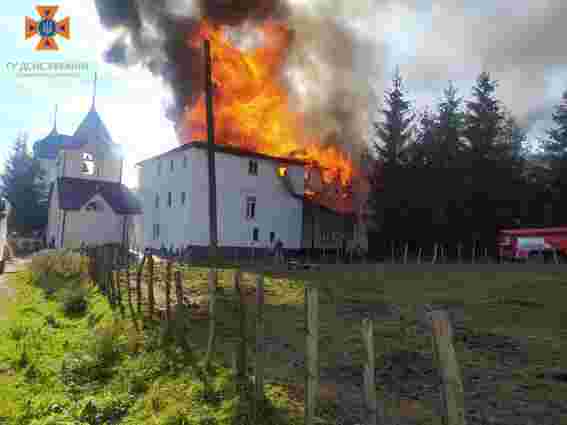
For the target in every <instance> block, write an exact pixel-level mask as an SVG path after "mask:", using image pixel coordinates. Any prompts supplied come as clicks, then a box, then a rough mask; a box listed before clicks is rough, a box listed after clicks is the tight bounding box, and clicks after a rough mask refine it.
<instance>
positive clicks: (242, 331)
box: [234, 269, 248, 400]
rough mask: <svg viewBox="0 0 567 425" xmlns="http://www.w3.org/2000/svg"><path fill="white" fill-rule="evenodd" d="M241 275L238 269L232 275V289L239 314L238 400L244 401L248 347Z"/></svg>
mask: <svg viewBox="0 0 567 425" xmlns="http://www.w3.org/2000/svg"><path fill="white" fill-rule="evenodd" d="M241 280H242V273H241V271H240V270H239V269H237V270H236V272H235V273H234V289H235V291H236V295H237V297H238V307H239V308H238V313H239V344H238V355H237V362H236V368H237V371H238V372H237V381H238V389H239V394H240V399H241V400H245V399H246V381H247V367H248V359H247V354H248V347H247V335H246V303H245V300H244V292H243V291H242V288H241V285H240V284H241Z"/></svg>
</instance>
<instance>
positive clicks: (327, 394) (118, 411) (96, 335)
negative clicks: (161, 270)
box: [0, 266, 567, 425]
mask: <svg viewBox="0 0 567 425" xmlns="http://www.w3.org/2000/svg"><path fill="white" fill-rule="evenodd" d="M495 270H497V269H492V270H489V269H483V268H482V267H481V266H478V267H474V266H469V268H468V269H465V268H461V269H460V270H459V269H457V270H455V269H449V268H448V267H421V268H419V269H418V268H415V267H413V268H412V267H405V268H404V267H402V266H326V267H324V268H323V269H321V270H320V271H318V272H287V271H280V272H275V271H270V270H267V269H265V270H261V271H260V270H252V269H247V270H244V288H245V293H246V294H247V296H246V299H247V311H248V319H249V320H248V325H249V328H248V335H249V336H250V340H249V351H250V356H249V359H250V360H251V361H252V360H253V355H252V353H253V338H254V319H253V317H254V316H253V315H254V312H255V305H254V299H255V296H254V287H255V285H254V283H255V278H256V276H257V273H258V272H262V273H263V274H264V276H265V287H266V308H265V318H266V326H265V327H266V335H267V336H268V341H269V348H270V349H269V353H268V356H267V373H266V375H267V378H268V379H267V382H268V396H269V399H270V400H271V402H272V404H273V405H274V406H275V410H274V411H275V412H277V413H274V415H273V416H269V417H266V418H265V419H266V421H265V422H264V423H265V424H268V423H270V424H271V423H273V424H280V423H281V424H284V423H289V424H296V423H297V424H299V423H302V421H301V414H302V410H301V409H302V405H303V403H302V384H303V381H304V374H303V369H302V360H303V357H304V351H305V323H304V305H303V297H304V288H305V285H306V284H309V285H316V286H317V287H319V288H320V291H319V292H320V321H321V324H320V360H321V362H320V365H321V371H322V378H321V384H322V394H321V397H322V399H324V403H322V409H321V416H323V417H325V418H328V419H329V420H327V421H326V422H323V423H329V424H331V423H335V422H334V421H333V420H331V419H330V418H331V417H332V416H333V415H334V414H336V413H337V410H338V409H337V406H336V405H335V403H334V402H335V401H336V400H337V398H338V399H339V401H341V403H343V404H344V403H346V405H347V406H349V408H350V407H351V406H353V408H352V409H351V410H352V411H354V410H356V409H354V407H356V402H357V400H355V399H356V396H357V394H358V395H360V389H359V388H357V384H359V383H360V380H361V378H360V373H361V370H362V360H363V359H362V355H363V351H362V340H361V332H360V322H361V320H362V318H363V317H365V315H366V313H367V312H369V311H372V312H373V313H374V316H373V317H374V324H375V347H376V356H377V362H376V366H377V369H378V378H379V379H378V381H377V386H378V394H379V397H380V399H381V400H383V403H384V407H385V410H386V416H387V418H395V419H396V420H398V419H399V422H398V423H406V422H407V423H421V424H440V423H441V421H440V419H439V418H438V409H439V400H438V386H437V380H436V377H435V373H434V369H435V366H436V365H434V364H433V360H432V355H431V339H430V335H429V332H428V329H427V326H426V325H425V324H424V321H423V320H422V317H423V306H424V305H425V304H430V305H432V306H433V307H439V308H445V309H447V310H448V311H449V312H450V314H451V317H452V319H453V323H454V324H455V338H454V339H455V348H456V352H457V357H458V360H459V363H460V366H461V369H462V375H463V381H464V386H465V392H466V406H467V410H468V412H467V419H468V423H487V421H484V422H483V421H482V418H480V417H479V418H478V419H477V415H480V414H481V413H482V414H486V415H488V416H492V417H493V418H496V419H495V421H493V422H492V423H510V424H515V425H520V424H524V423H526V424H527V423H530V422H527V421H528V419H533V420H534V421H535V422H534V423H538V424H544V423H552V424H554V425H558V424H559V425H561V424H567V421H566V419H565V418H567V409H566V408H567V405H566V403H565V401H566V400H567V383H565V382H560V381H553V380H549V379H544V378H542V377H541V376H540V375H541V374H542V373H543V371H544V370H547V369H550V368H554V367H563V368H567V366H566V364H565V363H566V359H565V355H564V354H563V352H562V344H565V343H566V342H567V331H566V329H567V326H566V325H567V308H566V307H565V306H564V300H565V299H566V296H567V273H565V272H560V271H557V272H551V271H549V272H545V271H539V272H530V271H528V270H527V269H525V268H523V269H514V268H510V269H507V270H506V271H502V269H501V271H495ZM514 270H516V271H514ZM550 270H551V269H550ZM182 271H183V276H184V282H185V286H186V287H187V288H189V289H190V292H191V297H192V299H193V300H195V301H196V302H199V304H200V307H199V309H194V311H193V318H192V320H191V322H190V324H189V329H188V331H187V336H188V338H189V341H190V343H191V344H192V345H193V347H194V348H195V349H196V356H197V357H198V358H200V356H201V355H202V351H203V350H199V348H201V347H205V345H206V339H207V336H208V320H207V317H206V314H203V313H204V311H205V310H206V303H207V273H208V269H206V268H204V267H193V268H184V269H183V270H182ZM233 274H234V269H232V268H228V267H227V268H223V269H221V270H220V272H219V287H220V293H219V299H218V305H217V311H218V315H219V316H218V319H219V323H218V338H217V347H216V348H217V350H216V352H217V360H218V361H219V363H218V366H217V375H216V378H215V384H214V385H215V393H216V394H217V395H220V396H222V397H221V398H222V399H223V400H222V401H217V402H213V401H211V400H210V399H207V400H208V401H207V400H205V399H204V398H203V387H202V384H201V383H200V382H199V379H198V377H197V375H196V373H195V368H194V367H193V365H192V364H191V362H188V361H187V359H186V358H185V357H184V356H183V355H181V354H180V353H179V352H176V351H175V350H173V349H170V348H168V347H167V346H166V345H163V344H162V343H160V337H159V330H158V329H154V330H155V332H154V331H145V332H140V331H137V330H136V328H135V327H134V322H133V321H132V320H130V318H129V317H128V316H127V317H126V318H125V319H124V318H123V317H122V316H121V315H120V314H119V313H118V312H117V311H114V312H113V311H111V309H110V308H109V307H108V305H107V303H106V300H105V299H104V298H103V297H102V296H101V295H100V294H98V293H97V292H96V291H95V290H93V289H89V294H88V300H89V307H88V310H87V312H85V313H84V314H83V315H78V316H72V317H70V316H69V315H66V314H64V312H62V307H61V306H62V303H64V295H61V296H57V294H54V295H53V297H48V298H46V296H45V294H46V292H45V289H46V288H45V285H43V286H44V288H43V289H40V288H39V287H38V284H37V282H36V283H35V284H32V280H31V278H32V276H31V275H30V274H29V273H21V274H19V275H18V276H17V277H16V278H15V279H14V280H13V282H12V285H13V286H14V287H15V288H16V289H17V291H18V292H17V297H18V298H17V302H16V303H13V304H11V306H10V308H9V317H10V319H11V320H10V321H5V322H4V323H3V322H0V385H2V391H0V417H2V416H3V417H5V418H15V419H13V420H12V419H10V420H12V421H11V422H7V423H10V424H24V423H33V424H42V425H43V424H50V423H53V424H55V423H56V424H58V425H59V424H67V423H68V424H76V423H80V424H83V423H84V424H90V423H93V424H94V423H123V424H132V425H134V424H146V423H148V424H156V425H157V424H170V425H174V424H213V423H218V424H231V423H234V421H235V403H236V401H235V400H236V399H235V397H234V395H233V394H232V393H231V390H230V388H232V384H231V383H230V373H229V370H228V368H227V366H228V365H229V364H230V362H231V358H232V353H233V352H234V347H235V344H236V342H237V339H236V337H237V335H238V334H237V328H238V320H237V317H238V316H237V312H236V310H235V305H236V299H235V292H234V288H233ZM65 282H66V283H62V282H58V283H57V284H56V285H55V286H57V288H59V289H58V291H61V290H63V292H62V293H64V287H65V286H67V285H71V286H80V285H81V284H80V283H79V282H78V281H73V280H72V279H67V280H65ZM83 284H84V283H83ZM48 292H49V291H48ZM57 293H60V292H57ZM124 298H125V295H124ZM127 314H128V311H127ZM160 344H161V345H160ZM113 347H115V349H114V348H113ZM24 352H25V353H26V354H25V356H24V355H23V353H24ZM105 353H106V354H105ZM22 357H26V359H25V360H27V361H26V362H24V364H22ZM25 363H27V364H25ZM64 365H65V367H64ZM223 365H224V366H223ZM31 366H33V367H31ZM250 366H252V364H251V365H250ZM27 399H30V400H31V405H30V406H31V407H26V402H25V400H27ZM345 400H346V401H345ZM93 406H94V407H93ZM26 409H28V410H27V411H26ZM89 409H90V410H89ZM522 409H523V410H522ZM93 412H94V413H93ZM97 414H98V415H99V417H103V418H104V417H106V418H107V422H96V420H95V419H93V418H95V417H96V415H97ZM26 415H27V416H26ZM34 415H35V416H34ZM89 415H90V416H89ZM105 415H106V416H105ZM113 415H114V416H113ZM112 417H114V418H115V419H116V420H117V421H118V419H120V421H118V422H109V420H110V419H109V418H112ZM17 418H19V419H17ZM77 418H82V420H83V422H78V421H77ZM276 418H277V419H276ZM514 418H515V419H514ZM546 418H547V419H546ZM32 419H33V420H35V421H36V422H32ZM183 421H185V422H183ZM404 421H406V422H404ZM498 421H500V422H498ZM0 423H2V421H1V420H0Z"/></svg>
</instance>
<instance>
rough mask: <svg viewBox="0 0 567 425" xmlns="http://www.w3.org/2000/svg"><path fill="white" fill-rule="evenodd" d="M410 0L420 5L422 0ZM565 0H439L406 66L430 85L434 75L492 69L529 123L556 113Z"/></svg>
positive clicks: (464, 75) (467, 75) (565, 59)
mask: <svg viewBox="0 0 567 425" xmlns="http://www.w3.org/2000/svg"><path fill="white" fill-rule="evenodd" d="M400 1H401V0H400ZM404 1H405V3H406V4H408V5H409V7H410V8H412V10H414V11H416V10H417V7H418V4H417V3H418V1H417V0H415V1H414V2H413V4H412V1H411V0H404ZM564 3H565V2H564V1H562V0H542V1H531V0H514V1H511V0H508V1H507V0H501V1H497V2H485V1H478V0H459V1H455V0H434V1H432V2H431V9H430V12H431V18H427V19H426V20H425V22H427V29H425V30H423V31H422V32H418V33H417V34H416V43H417V49H416V52H415V57H414V58H412V60H411V61H410V62H409V63H408V64H407V65H406V66H403V67H402V72H403V74H404V76H405V77H407V79H408V81H409V82H410V83H412V85H413V84H418V85H419V84H421V85H423V87H424V88H426V87H428V86H430V85H431V82H432V81H438V82H446V81H447V80H449V79H452V80H456V81H459V80H474V79H475V78H476V77H477V76H478V73H479V72H480V71H481V70H486V71H489V72H490V73H491V76H492V77H493V78H495V79H497V80H498V81H499V86H498V89H497V96H498V97H499V99H501V100H502V101H503V102H504V103H505V104H506V105H507V106H509V107H510V109H511V110H512V112H513V113H514V115H516V116H517V117H518V118H519V120H520V122H521V123H522V124H523V125H524V126H526V127H527V128H528V129H529V128H531V127H532V126H533V125H534V124H535V123H536V122H537V121H539V120H541V119H542V118H544V117H548V118H549V117H551V110H552V103H550V102H549V100H546V95H547V93H546V90H547V89H548V88H549V81H548V77H549V74H550V72H551V70H552V68H554V67H557V66H559V67H561V66H565V65H567V56H566V55H565V53H566V49H565V46H564V42H563V40H565V39H566V38H567V26H566V25H565V22H566V19H567V8H565V4H564ZM463 94H466V95H468V94H470V89H467V93H463ZM560 94H561V93H556V94H555V97H556V98H559V96H560Z"/></svg>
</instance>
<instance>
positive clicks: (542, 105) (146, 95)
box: [0, 0, 567, 186]
mask: <svg viewBox="0 0 567 425" xmlns="http://www.w3.org/2000/svg"><path fill="white" fill-rule="evenodd" d="M295 1H298V2H301V1H303V0H295ZM360 1H361V3H362V2H367V3H368V4H371V3H372V2H370V0H360ZM447 1H448V0H447ZM444 2H445V0H438V1H433V2H432V1H429V2H426V1H420V2H415V1H413V0H399V1H381V2H379V3H380V6H379V8H377V9H375V10H374V9H373V12H372V13H370V14H368V13H365V14H360V15H359V16H356V17H354V18H352V20H353V23H354V26H355V27H356V28H357V29H358V30H359V31H360V34H362V36H363V37H366V38H368V39H372V40H373V41H374V42H375V43H376V46H381V49H382V50H383V55H381V56H380V64H378V66H379V67H380V72H381V74H382V78H383V80H385V82H386V84H387V82H388V80H389V78H390V76H391V72H392V70H393V68H394V66H395V65H396V64H399V65H400V67H401V71H402V74H403V75H405V76H407V87H408V89H409V90H410V97H411V98H412V99H414V100H415V103H416V105H417V106H418V107H423V106H425V105H427V104H430V103H431V102H432V101H433V100H434V99H436V98H438V97H439V95H440V93H441V92H440V90H441V89H442V88H443V87H445V86H446V84H447V80H449V79H452V80H455V81H456V83H457V87H458V88H459V89H460V91H461V95H463V96H465V97H468V96H469V95H470V91H471V85H472V83H473V81H474V78H475V77H476V75H478V72H480V71H481V70H482V69H483V68H487V69H488V70H489V71H491V72H492V71H494V72H493V75H494V76H495V78H496V79H503V80H505V81H506V82H505V83H503V84H501V88H499V95H500V96H499V97H501V98H502V99H503V100H504V101H505V103H506V104H507V105H508V106H509V107H511V109H512V110H513V112H515V113H517V114H518V115H519V116H521V117H524V118H525V121H526V122H528V123H529V124H530V125H531V128H532V133H531V138H532V139H534V138H535V136H536V135H538V134H541V131H542V130H543V129H545V128H546V126H547V125H549V122H548V120H549V118H550V115H551V107H552V105H553V104H554V103H557V101H558V100H559V98H560V95H561V92H562V90H564V88H566V87H567V73H566V72H565V70H566V67H565V63H564V60H563V61H562V60H561V59H560V58H561V57H565V56H567V55H564V53H565V51H564V48H563V47H562V45H561V43H559V44H558V45H557V46H556V47H555V50H554V49H551V50H550V53H549V54H547V55H546V56H545V57H540V56H541V51H540V50H541V49H538V47H537V46H538V45H537V43H538V42H539V41H540V40H539V39H533V40H532V38H534V37H532V38H530V40H529V43H523V42H522V34H527V33H528V32H530V31H529V27H528V26H527V25H528V23H529V22H530V19H531V20H532V22H534V23H535V24H534V25H538V24H541V25H540V26H539V27H537V26H536V27H535V28H534V31H536V30H538V31H547V30H545V28H550V30H549V31H553V28H557V26H558V25H559V24H557V25H556V26H555V27H553V26H550V24H549V22H547V21H546V19H550V18H549V17H548V13H544V12H545V11H541V10H539V9H533V8H534V7H535V6H534V4H535V1H534V2H529V1H527V0H518V1H517V2H514V3H511V2H506V1H500V2H494V3H486V4H487V6H485V7H484V8H480V7H476V8H471V7H466V4H465V3H467V2H466V1H463V2H459V3H463V4H465V5H464V6H463V7H460V8H459V7H458V6H453V5H451V6H448V5H447V4H451V2H449V3H447V4H445V3H444ZM554 2H555V3H557V5H558V6H557V7H560V3H559V2H557V1H556V0H549V1H548V2H547V3H546V4H547V6H549V7H551V6H553V5H551V6H550V4H552V3H554ZM5 3H7V4H6V5H3V8H4V12H3V16H2V17H0V27H1V28H2V30H3V31H2V34H3V37H2V38H0V51H2V52H3V54H2V57H1V59H0V67H1V72H0V77H1V78H0V91H1V93H2V101H1V102H0V116H1V117H2V119H1V121H0V124H1V125H0V140H1V141H0V158H5V157H6V156H7V155H8V153H9V150H10V146H11V145H12V143H13V141H14V139H15V138H16V136H17V134H18V133H19V132H21V131H24V132H27V133H28V134H29V140H30V148H31V145H32V143H33V142H34V141H36V140H38V139H40V138H42V137H45V136H46V135H47V134H48V133H49V131H50V130H51V128H52V127H53V119H54V108H55V105H56V104H58V105H59V112H58V115H57V127H58V130H59V132H61V133H65V134H72V133H73V132H74V130H75V129H76V127H77V126H78V125H79V123H80V121H81V120H82V119H83V117H84V116H85V114H86V113H87V112H88V110H89V107H90V104H91V102H92V94H93V76H94V72H95V71H97V72H98V85H97V99H96V105H97V110H98V112H99V114H100V115H101V117H102V119H103V121H104V122H105V123H106V125H107V127H108V129H109V131H110V133H111V135H112V137H113V139H114V140H115V141H116V142H118V143H120V144H122V145H123V146H124V148H125V152H126V154H127V160H126V170H125V180H126V181H125V182H126V184H127V185H128V186H135V185H136V171H135V168H134V164H135V163H136V162H138V161H140V160H142V159H144V158H147V157H149V156H152V155H155V154H157V153H160V152H163V151H165V150H168V149H171V148H173V147H175V146H176V144H177V142H176V140H175V137H174V133H173V129H172V125H171V123H170V122H169V121H168V120H167V119H166V118H165V116H164V105H165V102H166V101H167V100H168V96H169V92H168V89H167V88H166V87H165V86H164V85H163V84H162V83H161V82H160V81H159V80H158V79H157V78H155V77H153V76H152V75H151V74H150V73H149V72H148V71H146V70H144V69H141V68H139V67H136V68H130V69H127V70H125V69H121V68H118V67H116V66H112V65H108V64H105V63H103V61H102V53H103V51H104V50H105V48H107V47H108V46H109V44H110V42H111V40H113V39H114V38H115V34H112V33H109V32H107V31H104V30H103V29H102V27H101V25H100V23H99V19H98V16H97V12H96V9H95V6H94V1H90V0H83V1H80V2H79V1H77V0H61V1H58V2H55V4H57V5H58V6H59V11H58V13H57V15H56V19H62V18H64V17H66V16H69V17H70V18H71V33H72V37H71V40H65V39H62V38H60V37H59V38H58V44H59V46H60V50H59V51H58V52H37V51H35V50H34V46H35V44H36V43H37V41H38V38H37V37H35V38H34V39H32V40H27V41H26V40H24V18H25V16H30V17H32V18H37V14H36V11H35V6H36V5H40V4H42V3H43V2H37V1H27V0H19V1H17V2H16V1H6V2H5ZM79 3H80V4H79ZM470 4H472V3H470ZM476 4H477V5H478V3H476ZM508 4H509V5H510V7H513V9H511V8H510V7H506V5H508ZM495 5H496V6H495ZM542 8H543V6H542ZM368 10H370V9H368ZM510 10H514V13H512V14H511V12H510ZM550 10H553V9H550ZM558 10H560V9H558ZM547 12H549V10H547ZM512 15H513V16H512ZM503 16H505V17H506V19H508V20H509V21H508V22H504V23H503V24H502V25H503V26H502V27H501V28H499V29H498V30H489V31H483V30H481V31H482V32H483V33H485V32H488V33H489V35H488V36H486V37H484V38H482V37H480V39H479V40H477V39H476V38H475V39H474V40H472V37H471V34H470V33H467V31H468V28H474V29H475V31H479V29H481V28H482V27H481V25H484V24H485V23H486V24H487V25H489V24H490V23H491V22H492V21H491V19H503ZM506 25H509V28H510V30H507V26H506ZM529 25H531V24H529ZM563 26H564V25H563ZM514 28H516V29H514ZM542 28H544V29H543V30H542ZM520 30H521V31H524V32H520ZM448 31H451V32H450V33H449V32H448ZM490 31H492V32H490ZM526 31H527V32H526ZM560 31H563V30H562V29H561V30H560ZM554 35H555V36H556V35H557V34H555V33H554ZM483 36H484V34H483ZM544 36H545V33H541V34H540V35H538V37H544ZM524 44H525V45H526V46H527V47H525V46H524ZM495 46H496V47H495ZM530 46H531V47H530ZM528 48H529V49H531V50H527V51H526V49H528ZM495 49H502V54H500V55H499V52H498V50H496V51H494V50H495ZM522 49H523V50H522ZM562 52H563V53H562ZM359 54H361V55H364V51H362V52H359ZM506 55H508V56H506ZM514 55H516V56H514ZM530 55H532V56H530ZM538 55H540V56H538ZM503 57H504V58H506V59H502V58H503ZM518 58H520V59H518ZM526 58H527V59H526ZM558 58H559V59H558ZM37 61H65V62H87V63H89V70H88V72H83V73H82V74H81V76H80V77H61V78H55V77H28V78H17V77H15V75H14V74H12V73H9V72H8V71H7V68H6V64H7V63H8V62H37ZM371 72H372V70H369V78H371V76H370V73H371ZM532 82H533V84H532ZM383 84H384V81H382V82H381V85H380V84H378V85H377V87H378V88H383ZM380 99H381V96H380ZM370 109H372V107H371V108H370ZM1 167H3V165H2V166H1Z"/></svg>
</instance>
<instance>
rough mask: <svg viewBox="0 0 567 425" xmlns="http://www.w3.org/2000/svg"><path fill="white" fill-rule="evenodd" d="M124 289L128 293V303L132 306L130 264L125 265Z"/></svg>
mask: <svg viewBox="0 0 567 425" xmlns="http://www.w3.org/2000/svg"><path fill="white" fill-rule="evenodd" d="M125 274H126V290H127V291H128V292H127V295H128V305H129V306H130V307H132V289H131V287H130V265H127V266H126V273H125Z"/></svg>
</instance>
